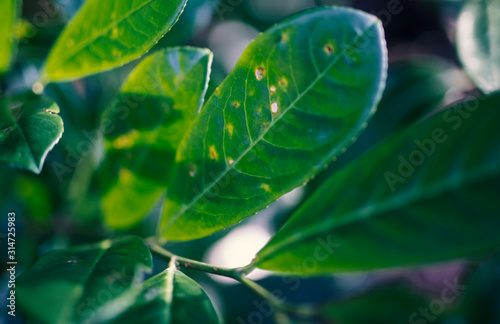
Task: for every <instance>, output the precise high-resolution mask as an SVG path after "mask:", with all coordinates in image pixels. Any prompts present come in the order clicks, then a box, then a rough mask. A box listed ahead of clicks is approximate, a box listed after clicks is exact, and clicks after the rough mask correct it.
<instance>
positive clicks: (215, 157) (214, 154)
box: [209, 145, 219, 161]
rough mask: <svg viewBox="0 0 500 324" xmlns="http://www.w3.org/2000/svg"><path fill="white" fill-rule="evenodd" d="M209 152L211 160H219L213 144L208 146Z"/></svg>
mask: <svg viewBox="0 0 500 324" xmlns="http://www.w3.org/2000/svg"><path fill="white" fill-rule="evenodd" d="M209 153H210V158H211V159H212V160H216V161H217V160H219V153H217V150H216V149H215V145H210V148H209Z"/></svg>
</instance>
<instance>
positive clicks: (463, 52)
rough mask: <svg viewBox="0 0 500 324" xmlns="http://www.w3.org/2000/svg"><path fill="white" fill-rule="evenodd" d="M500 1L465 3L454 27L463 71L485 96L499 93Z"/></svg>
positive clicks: (487, 0)
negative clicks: (455, 27)
mask: <svg viewBox="0 0 500 324" xmlns="http://www.w3.org/2000/svg"><path fill="white" fill-rule="evenodd" d="M499 25H500V1H499V0H477V1H468V2H467V3H466V4H465V5H464V7H463V8H462V12H461V14H460V17H459V19H458V23H457V49H458V54H459V57H460V59H461V61H462V63H463V64H464V65H465V69H466V70H467V72H468V73H469V75H470V77H471V78H472V80H473V81H474V82H475V83H476V85H477V86H478V87H479V88H480V89H481V90H482V91H483V92H485V93H489V92H493V91H496V90H499V89H500V29H499V28H498V26H499Z"/></svg>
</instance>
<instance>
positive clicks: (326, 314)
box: [321, 284, 430, 324]
mask: <svg viewBox="0 0 500 324" xmlns="http://www.w3.org/2000/svg"><path fill="white" fill-rule="evenodd" d="M429 303H430V300H427V299H426V298H424V297H423V296H420V295H418V294H417V293H416V292H415V291H413V289H412V287H411V286H409V285H402V284H388V285H387V286H384V287H378V288H375V289H373V290H372V291H369V292H367V293H366V294H364V295H361V296H357V297H354V298H352V299H350V300H346V301H345V302H341V303H336V304H332V305H331V306H330V307H328V308H326V309H324V310H323V311H322V312H321V313H322V315H321V317H323V318H325V319H328V320H329V321H331V322H333V323H337V324H366V323H370V324H403V323H418V322H413V321H409V320H410V319H411V318H412V314H417V318H420V317H419V316H418V311H419V309H420V308H424V307H428V306H429ZM329 323H330V322H329Z"/></svg>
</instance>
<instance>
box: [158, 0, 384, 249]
mask: <svg viewBox="0 0 500 324" xmlns="http://www.w3.org/2000/svg"><path fill="white" fill-rule="evenodd" d="M385 76H386V52H385V42H384V39H383V31H382V27H381V24H380V22H379V21H378V20H377V19H376V17H374V16H371V15H368V14H365V13H362V12H360V11H356V10H351V9H344V8H340V7H323V8H317V9H314V10H309V11H306V12H304V13H301V14H298V15H296V16H295V17H292V18H289V19H287V20H285V21H284V22H282V23H280V24H278V25H276V26H274V27H272V28H271V29H269V30H268V31H266V32H265V33H263V34H261V35H260V36H258V37H257V38H256V39H255V40H254V41H253V42H252V43H251V44H250V45H249V47H248V48H247V49H246V50H245V52H244V53H243V55H242V57H241V59H240V60H239V62H238V64H237V65H236V67H235V68H234V70H233V71H232V73H231V74H230V75H229V76H228V78H227V79H226V80H225V81H224V82H223V83H222V84H221V86H220V87H219V88H218V89H217V90H216V91H215V93H214V94H213V95H212V97H211V98H210V99H209V101H208V102H207V104H206V105H205V107H204V108H203V110H202V112H201V114H200V115H199V116H198V117H197V119H196V120H195V122H194V124H193V127H192V128H191V130H190V131H189V133H188V134H187V135H186V137H184V139H183V141H182V142H181V144H180V146H179V150H178V151H177V155H176V162H177V165H176V171H175V175H174V177H173V179H172V181H171V182H170V185H169V187H170V188H172V190H169V191H168V193H167V200H166V203H165V207H164V217H163V223H162V227H161V234H162V235H163V236H164V237H166V238H168V239H172V240H189V239H194V238H198V237H203V236H206V235H209V234H211V233H214V232H216V231H218V230H221V229H223V228H224V227H227V226H229V225H232V224H235V223H237V222H238V221H240V220H242V219H244V218H245V217H248V216H250V215H253V214H255V213H256V212H257V211H259V210H261V209H263V208H264V207H266V206H267V205H268V204H270V203H271V202H273V201H275V200H276V199H277V198H278V197H280V196H281V195H283V194H285V193H286V192H289V191H290V190H292V189H293V188H296V187H298V186H301V185H303V184H304V182H307V181H308V180H309V179H310V178H311V177H312V176H313V175H314V174H316V173H317V172H318V171H319V170H320V169H322V168H323V167H324V165H325V164H327V163H329V162H330V161H332V159H333V158H334V157H335V156H336V155H338V154H340V153H341V152H342V151H344V150H345V147H346V146H348V145H349V144H351V143H352V141H353V140H354V139H355V137H356V136H357V134H358V133H359V132H360V130H361V129H362V128H363V127H365V126H366V125H365V122H366V121H367V120H368V119H369V117H370V116H371V115H372V113H373V112H374V111H375V106H376V104H377V102H378V100H379V98H380V95H381V92H382V90H383V86H384V82H385Z"/></svg>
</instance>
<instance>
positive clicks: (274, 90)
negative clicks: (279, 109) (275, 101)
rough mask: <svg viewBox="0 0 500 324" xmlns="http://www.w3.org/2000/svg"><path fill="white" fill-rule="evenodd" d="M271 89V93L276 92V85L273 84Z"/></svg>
mask: <svg viewBox="0 0 500 324" xmlns="http://www.w3.org/2000/svg"><path fill="white" fill-rule="evenodd" d="M269 90H270V91H271V94H274V93H275V92H276V87H275V86H271V88H269Z"/></svg>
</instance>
